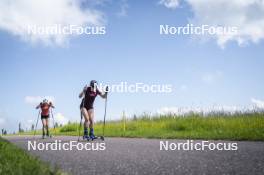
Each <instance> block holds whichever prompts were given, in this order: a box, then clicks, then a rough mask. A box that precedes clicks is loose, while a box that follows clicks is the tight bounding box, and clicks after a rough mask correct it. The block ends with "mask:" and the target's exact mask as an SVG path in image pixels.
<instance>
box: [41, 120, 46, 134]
mask: <svg viewBox="0 0 264 175" xmlns="http://www.w3.org/2000/svg"><path fill="white" fill-rule="evenodd" d="M41 122H42V136H45V128H46V119H41Z"/></svg>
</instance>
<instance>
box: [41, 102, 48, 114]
mask: <svg viewBox="0 0 264 175" xmlns="http://www.w3.org/2000/svg"><path fill="white" fill-rule="evenodd" d="M50 107H51V104H48V103H40V108H41V115H44V116H47V115H49V109H50Z"/></svg>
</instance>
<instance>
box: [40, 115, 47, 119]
mask: <svg viewBox="0 0 264 175" xmlns="http://www.w3.org/2000/svg"><path fill="white" fill-rule="evenodd" d="M48 118H49V115H41V120H42V119H48Z"/></svg>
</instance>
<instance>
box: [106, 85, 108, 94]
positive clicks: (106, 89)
mask: <svg viewBox="0 0 264 175" xmlns="http://www.w3.org/2000/svg"><path fill="white" fill-rule="evenodd" d="M105 93H106V94H107V93H108V86H106V88H105Z"/></svg>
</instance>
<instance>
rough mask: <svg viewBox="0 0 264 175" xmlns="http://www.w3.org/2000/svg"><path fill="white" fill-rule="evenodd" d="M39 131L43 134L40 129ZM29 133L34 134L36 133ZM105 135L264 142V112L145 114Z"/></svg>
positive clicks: (72, 128) (72, 130)
mask: <svg viewBox="0 0 264 175" xmlns="http://www.w3.org/2000/svg"><path fill="white" fill-rule="evenodd" d="M102 128H103V123H102V122H98V123H96V124H95V133H96V134H97V135H102ZM81 131H82V130H81ZM38 133H39V134H40V131H38ZM53 133H54V131H53ZM56 133H57V134H58V135H78V123H71V124H68V125H65V126H63V127H60V128H57V129H56ZM81 133H82V132H81ZM25 134H32V132H31V133H25ZM105 135H106V136H108V137H143V138H163V139H175V138H177V139H214V140H219V139H223V140H252V141H264V113H254V114H234V115H216V114H215V115H209V116H206V117H205V116H201V115H195V114H190V115H188V116H185V117H182V116H173V115H170V116H155V117H148V116H141V117H138V118H136V119H129V120H119V121H108V122H107V123H106V128H105Z"/></svg>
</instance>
